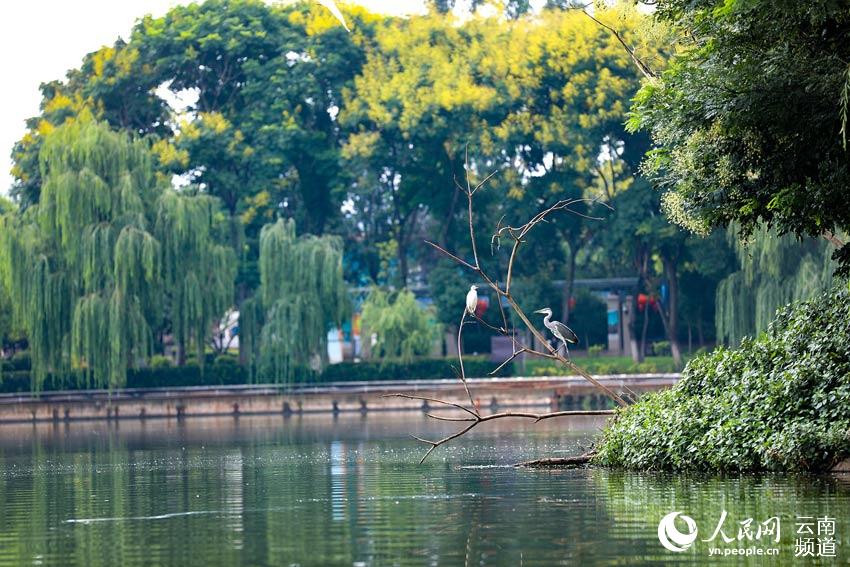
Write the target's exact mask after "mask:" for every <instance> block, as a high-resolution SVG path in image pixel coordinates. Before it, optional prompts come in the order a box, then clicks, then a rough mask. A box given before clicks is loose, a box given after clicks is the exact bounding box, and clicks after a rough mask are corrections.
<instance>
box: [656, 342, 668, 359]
mask: <svg viewBox="0 0 850 567" xmlns="http://www.w3.org/2000/svg"><path fill="white" fill-rule="evenodd" d="M670 352H671V351H670V341H656V342H654V343H652V354H654V355H655V356H670Z"/></svg>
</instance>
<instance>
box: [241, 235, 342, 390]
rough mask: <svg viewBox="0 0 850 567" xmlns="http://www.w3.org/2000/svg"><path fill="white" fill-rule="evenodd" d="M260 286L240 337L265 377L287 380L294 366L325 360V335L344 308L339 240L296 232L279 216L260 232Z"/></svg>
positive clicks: (318, 366)
mask: <svg viewBox="0 0 850 567" xmlns="http://www.w3.org/2000/svg"><path fill="white" fill-rule="evenodd" d="M259 270H260V289H259V291H258V293H257V295H256V296H255V297H254V298H253V300H252V301H250V302H248V305H246V306H244V308H243V310H242V312H241V321H240V329H241V331H242V336H241V337H240V339H241V340H243V341H245V342H246V346H247V347H248V350H249V352H250V353H251V358H252V360H251V362H252V364H254V365H255V366H256V368H257V370H258V371H259V374H260V376H261V377H262V379H264V380H273V381H275V382H289V381H292V380H293V378H294V376H295V372H296V369H297V368H304V367H310V368H312V369H314V370H319V369H321V368H322V367H323V366H324V364H325V363H326V362H327V333H328V330H329V329H330V328H331V327H332V326H333V325H339V324H341V322H342V320H343V318H344V317H345V316H346V315H347V313H348V310H349V299H348V295H347V290H346V285H345V281H344V279H343V272H342V241H341V240H340V239H339V238H337V237H331V236H322V237H317V236H311V235H307V236H301V237H298V236H296V233H295V221H293V220H291V219H290V220H284V219H279V220H278V221H277V222H275V223H273V224H268V225H266V226H264V227H263V229H262V231H261V233H260V260H259Z"/></svg>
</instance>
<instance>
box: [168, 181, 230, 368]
mask: <svg viewBox="0 0 850 567" xmlns="http://www.w3.org/2000/svg"><path fill="white" fill-rule="evenodd" d="M226 225H227V222H226V219H225V218H224V217H223V215H222V214H221V211H220V206H219V201H218V199H216V198H214V197H211V196H209V195H187V194H181V193H178V192H176V191H173V190H167V191H165V192H164V193H163V194H162V195H161V197H160V198H159V203H158V208H157V215H156V223H155V234H156V236H157V238H158V239H159V240H160V242H161V243H162V265H163V284H164V286H165V290H166V293H165V300H166V305H165V311H166V314H167V319H168V321H170V323H171V329H170V330H171V335H172V337H173V340H174V343H175V344H176V345H177V348H178V359H179V360H178V362H181V363H182V362H183V358H184V356H185V353H186V351H187V350H188V349H189V348H191V347H194V349H195V352H196V354H197V358H198V361H199V363H201V364H203V360H204V347H205V346H206V343H205V339H206V338H207V336H208V335H209V332H210V328H211V327H212V325H213V323H214V322H216V321H217V320H218V319H220V318H221V316H222V314H223V313H224V312H225V311H226V310H227V309H228V308H229V307H231V306H232V304H233V282H234V280H235V279H236V256H235V254H234V253H233V249H232V248H230V247H229V246H224V245H222V244H218V243H217V242H221V241H226V239H227V235H226V233H225V232H224V230H223V229H225V228H226Z"/></svg>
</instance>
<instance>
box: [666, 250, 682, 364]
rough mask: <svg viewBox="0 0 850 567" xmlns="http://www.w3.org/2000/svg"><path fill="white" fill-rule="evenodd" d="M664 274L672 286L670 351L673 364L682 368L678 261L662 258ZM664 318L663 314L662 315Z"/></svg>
mask: <svg viewBox="0 0 850 567" xmlns="http://www.w3.org/2000/svg"><path fill="white" fill-rule="evenodd" d="M662 262H663V263H664V272H665V275H666V276H667V284H668V285H669V286H670V289H669V293H668V296H669V299H670V309H669V310H668V323H667V325H666V327H667V335H668V337H667V338H668V340H669V341H670V351H671V352H672V354H673V363H674V364H675V365H676V368H682V351H681V348H680V347H679V278H678V276H677V275H676V261H675V260H674V259H671V258H662ZM662 317H663V314H662Z"/></svg>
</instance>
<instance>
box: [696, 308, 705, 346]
mask: <svg viewBox="0 0 850 567" xmlns="http://www.w3.org/2000/svg"><path fill="white" fill-rule="evenodd" d="M697 344H699V348H702V347H704V346H705V335H703V332H702V310H700V312H699V319H697Z"/></svg>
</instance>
